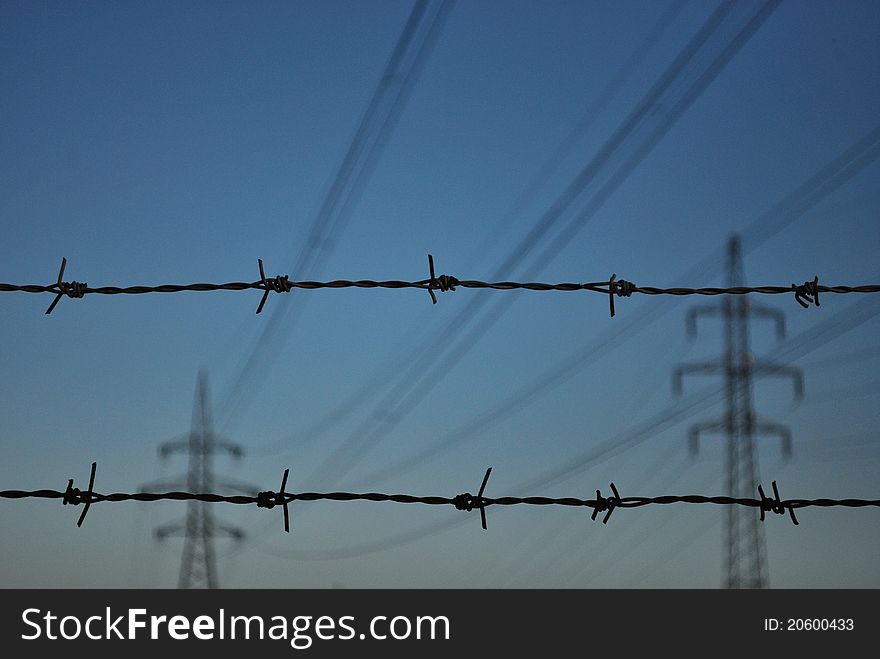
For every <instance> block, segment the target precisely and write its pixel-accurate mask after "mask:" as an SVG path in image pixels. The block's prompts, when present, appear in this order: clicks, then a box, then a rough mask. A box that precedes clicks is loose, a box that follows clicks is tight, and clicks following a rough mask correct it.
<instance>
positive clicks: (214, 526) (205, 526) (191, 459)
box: [141, 371, 256, 588]
mask: <svg viewBox="0 0 880 659" xmlns="http://www.w3.org/2000/svg"><path fill="white" fill-rule="evenodd" d="M175 453H184V454H186V455H187V459H188V469H187V475H186V478H185V482H184V479H178V480H175V481H163V482H161V483H152V484H149V485H145V486H143V487H142V488H141V490H142V491H148V490H155V489H157V488H167V489H178V490H179V489H185V490H186V491H187V492H196V493H201V492H215V491H217V490H216V489H215V487H216V485H217V483H216V479H215V476H214V460H213V458H214V455H215V454H216V453H225V454H227V455H231V456H232V457H234V458H240V457H241V456H242V455H243V451H242V449H241V447H240V446H238V445H236V444H233V443H231V442H228V441H224V440H221V439H218V438H217V437H216V436H215V434H214V430H213V425H212V422H211V404H210V398H209V395H208V377H207V375H206V374H205V372H204V371H202V372H200V373H199V376H198V382H197V384H196V394H195V401H194V404H193V416H192V427H191V429H190V432H189V434H188V435H187V436H185V437H183V438H180V439H176V440H172V441H169V442H165V443H164V444H161V445H160V446H159V455H160V456H161V457H162V458H167V457H168V456H170V455H172V454H175ZM220 485H221V486H223V487H225V488H227V489H234V490H237V491H239V492H242V493H244V494H254V493H255V491H256V489H255V488H252V487H250V486H247V485H239V484H234V483H228V482H224V483H221V484H220ZM155 536H156V538H157V539H158V540H163V539H164V538H167V537H170V536H182V537H183V557H182V559H181V562H180V577H179V579H178V583H177V587H178V588H217V587H218V581H217V560H216V554H215V551H214V538H217V537H223V538H232V539H233V540H242V539H243V538H244V532H243V531H242V530H241V529H239V528H237V527H234V526H229V525H227V524H223V523H219V522H217V521H215V519H214V514H213V512H212V508H211V506H210V505H209V504H207V503H205V502H203V501H188V502H187V511H186V519H185V520H183V521H181V522H172V523H170V524H165V525H163V526H160V527H158V528H156V530H155Z"/></svg>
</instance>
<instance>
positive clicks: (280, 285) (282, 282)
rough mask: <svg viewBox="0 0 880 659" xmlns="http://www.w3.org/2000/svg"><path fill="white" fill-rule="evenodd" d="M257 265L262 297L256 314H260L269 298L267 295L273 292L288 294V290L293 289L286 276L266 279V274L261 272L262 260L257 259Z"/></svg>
mask: <svg viewBox="0 0 880 659" xmlns="http://www.w3.org/2000/svg"><path fill="white" fill-rule="evenodd" d="M257 264H258V265H259V266H260V284H261V286H260V288H262V289H263V297H262V299H261V300H260V304H259V306H258V307H257V313H260V312H261V311H262V310H263V306H264V305H265V304H266V300H267V299H268V297H269V293H270V292H272V291H275V292H276V293H290V290H291V289H292V288H293V284H292V283H291V281H290V278H289V277H288V276H287V275H278V276H277V277H269V278H266V273H265V271H264V270H263V259H257Z"/></svg>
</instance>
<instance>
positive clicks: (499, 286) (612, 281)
mask: <svg viewBox="0 0 880 659" xmlns="http://www.w3.org/2000/svg"><path fill="white" fill-rule="evenodd" d="M257 264H258V267H259V271H260V279H259V280H257V281H253V282H227V283H225V284H210V283H201V284H161V285H159V286H97V287H91V286H89V285H88V284H86V283H85V282H78V281H63V278H64V270H65V268H66V267H67V259H66V258H63V259H61V269H60V270H59V272H58V278H57V280H56V281H55V282H53V283H51V284H48V285H40V284H3V283H0V292H5V293H9V292H23V293H53V294H54V295H55V299H54V300H52V303H51V304H50V305H49V308H48V309H46V313H47V314H50V313H52V310H53V309H55V306H56V305H57V304H58V302H59V301H60V300H61V298H62V297H64V296H65V295H66V296H67V297H70V298H82V297H85V296H86V295H141V294H145V293H180V292H183V291H196V292H208V291H244V290H251V289H255V290H261V291H263V297H262V298H261V299H260V303H259V305H258V306H257V313H260V312H262V311H263V307H264V306H265V305H266V300H267V299H268V298H269V294H270V293H272V292H275V293H289V292H291V291H292V290H293V289H295V288H300V289H305V290H315V289H319V288H386V289H403V288H416V289H420V290H426V291H428V294H429V295H430V296H431V302H432V303H433V304H436V303H437V296H436V294H435V291H440V292H443V293H445V292H447V291H454V290H456V289H457V288H459V287H460V288H476V289H491V290H496V291H512V290H529V291H588V292H593V293H602V294H604V295H607V296H608V303H609V311H610V313H611V317H612V318H613V317H614V315H615V308H614V297H615V296H617V297H630V296H632V295H633V294H636V293H638V294H641V295H675V296H682V295H710V296H711V295H748V294H753V293H758V294H762V295H782V294H794V297H795V301H796V302H797V303H798V304H800V305H801V306H802V307H804V308H807V307H809V306H810V305H811V304H812V305H815V306H817V307H818V306H819V294H820V293H837V294H844V293H880V284H865V285H860V286H843V285H840V286H825V285H820V284H819V277H818V276H816V277H814V278H813V280H812V281H806V282H804V283H803V284H791V285H789V286H732V287H728V288H719V287H714V286H709V287H702V288H687V287H674V288H658V287H655V286H637V285H636V284H634V283H633V282H631V281H627V280H626V279H617V275H616V274H612V275H611V277H609V278H608V279H607V280H605V281H594V282H586V283H571V282H563V283H557V284H548V283H542V282H518V281H496V282H486V281H480V280H477V279H458V278H457V277H453V276H451V275H440V276H439V277H438V276H437V275H436V274H435V272H434V257H433V256H431V255H430V254H429V255H428V269H429V277H428V278H427V279H419V280H415V281H402V280H399V279H386V280H381V281H380V280H374V279H357V280H352V279H334V280H331V281H309V280H301V281H291V280H290V278H289V277H288V275H278V276H276V277H266V273H265V271H264V270H263V260H262V259H257Z"/></svg>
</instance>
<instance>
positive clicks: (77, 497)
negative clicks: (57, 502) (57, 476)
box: [61, 478, 83, 506]
mask: <svg viewBox="0 0 880 659" xmlns="http://www.w3.org/2000/svg"><path fill="white" fill-rule="evenodd" d="M82 502H83V496H82V490H80V489H79V488H78V487H74V486H73V479H72V478H71V479H69V480H68V481H67V489H66V490H64V497H63V498H62V499H61V503H63V504H64V505H65V506H66V505H67V504H70V505H72V506H78V505H79V504H81V503H82Z"/></svg>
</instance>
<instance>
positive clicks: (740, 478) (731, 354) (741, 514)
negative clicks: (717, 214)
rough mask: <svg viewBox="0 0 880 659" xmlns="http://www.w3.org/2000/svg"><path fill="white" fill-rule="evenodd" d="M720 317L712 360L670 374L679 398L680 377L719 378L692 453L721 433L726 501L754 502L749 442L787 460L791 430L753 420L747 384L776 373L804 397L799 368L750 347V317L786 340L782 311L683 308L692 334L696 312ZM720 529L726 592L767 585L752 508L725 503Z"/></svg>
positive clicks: (734, 281) (736, 274) (693, 435)
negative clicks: (718, 392) (719, 411)
mask: <svg viewBox="0 0 880 659" xmlns="http://www.w3.org/2000/svg"><path fill="white" fill-rule="evenodd" d="M727 279H728V282H727V283H728V285H729V286H731V287H735V286H745V276H744V274H743V264H742V256H741V252H740V241H739V237H738V236H732V237H731V239H730V242H729V244H728V263H727ZM708 314H715V315H720V316H721V317H722V318H723V319H724V321H725V337H724V338H725V351H724V354H723V355H722V356H721V357H720V358H719V359H716V360H712V361H707V362H701V363H694V364H684V365H681V366H678V367H677V368H676V370H675V375H674V381H673V387H674V389H675V391H676V393H678V394H680V393H681V389H682V379H683V376H684V375H685V374H687V373H698V374H704V375H723V376H724V381H725V388H726V409H725V412H724V416H723V417H722V418H721V419H718V420H715V421H708V422H703V423H698V424H696V425H694V426H692V427H691V428H690V430H689V432H688V440H689V444H690V449H691V452H692V453H696V452H697V450H698V449H699V437H700V435H701V434H703V433H719V434H723V435H725V436H726V440H727V441H726V443H727V446H726V449H727V453H726V465H725V469H726V487H727V495H728V496H731V497H754V496H755V492H756V490H757V487H758V483H759V471H758V455H757V451H756V447H755V437H757V436H764V435H771V436H776V437H779V438H780V440H781V441H782V453H783V455H784V456H785V457H786V458H787V457H789V456H790V455H791V430H790V429H789V428H788V426H784V425H781V424H779V423H774V422H770V421H762V420H759V419H758V418H757V416H756V414H755V410H754V400H753V399H754V397H753V391H752V381H753V379H754V378H755V377H769V376H783V377H790V378H792V380H793V382H794V393H795V397H796V398H798V399H800V398H803V393H804V385H803V373H802V372H801V370H800V369H798V368H794V367H791V366H786V365H782V364H776V363H773V362H771V361H768V360H764V359H755V358H754V356H753V355H752V352H751V349H750V345H749V319H750V318H751V317H752V316H759V317H763V318H770V319H772V320H774V321H775V322H776V335H777V338H779V339H781V338H783V337H784V336H785V317H784V316H783V314H782V312H780V311H779V310H777V309H772V308H769V307H765V306H762V305H759V304H755V303H753V302H750V301H749V299H748V296H746V295H728V296H725V298H724V300H723V301H722V302H721V303H720V304H711V305H702V306H697V307H694V308H693V309H690V311H689V312H688V315H687V328H688V334H689V335H690V336H691V337H693V336H695V335H696V328H697V322H696V321H697V318H698V317H699V316H701V315H708ZM726 515H727V518H726V523H725V528H724V575H723V585H724V587H725V588H767V587H769V585H770V578H769V572H768V568H767V558H766V546H765V542H764V532H763V526H762V525H761V524H760V523H759V521H758V511H757V509H754V508H742V507H741V506H728V507H727V508H726Z"/></svg>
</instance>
